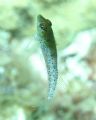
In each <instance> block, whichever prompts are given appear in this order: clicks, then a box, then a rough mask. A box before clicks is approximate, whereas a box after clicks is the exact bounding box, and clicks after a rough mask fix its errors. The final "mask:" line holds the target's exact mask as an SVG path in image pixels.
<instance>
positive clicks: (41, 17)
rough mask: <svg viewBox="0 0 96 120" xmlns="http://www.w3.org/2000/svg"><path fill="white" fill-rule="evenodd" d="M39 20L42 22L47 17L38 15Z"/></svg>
mask: <svg viewBox="0 0 96 120" xmlns="http://www.w3.org/2000/svg"><path fill="white" fill-rule="evenodd" d="M37 20H38V21H40V22H42V21H44V20H46V19H45V18H44V17H43V16H42V15H38V16H37Z"/></svg>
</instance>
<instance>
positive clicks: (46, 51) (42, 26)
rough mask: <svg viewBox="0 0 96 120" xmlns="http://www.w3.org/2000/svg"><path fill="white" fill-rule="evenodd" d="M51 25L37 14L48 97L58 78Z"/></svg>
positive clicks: (52, 92) (51, 94)
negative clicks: (45, 69)
mask: <svg viewBox="0 0 96 120" xmlns="http://www.w3.org/2000/svg"><path fill="white" fill-rule="evenodd" d="M51 26H52V23H51V22H50V21H49V20H48V19H45V18H44V17H42V16H41V15H38V17H37V39H38V40H39V42H40V45H41V49H42V53H43V56H44V59H45V63H46V67H47V72H48V80H49V87H48V99H51V98H52V97H53V95H54V92H55V88H56V83H57V79H58V70H57V49H56V43H55V39H54V35H53V31H52V28H51Z"/></svg>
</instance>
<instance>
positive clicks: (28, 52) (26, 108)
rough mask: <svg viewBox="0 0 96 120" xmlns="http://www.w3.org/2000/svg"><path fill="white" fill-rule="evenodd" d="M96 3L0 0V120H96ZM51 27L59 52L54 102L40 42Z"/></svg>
mask: <svg viewBox="0 0 96 120" xmlns="http://www.w3.org/2000/svg"><path fill="white" fill-rule="evenodd" d="M95 11H96V1H95V0H75V1H74V0H59V1H58V0H42V1H41V0H22V1H21V0H6V1H5V0H0V120H14V119H15V120H26V119H27V120H28V119H29V120H30V119H31V120H38V119H39V120H45V119H46V120H49V119H50V120H58V119H60V120H64V119H65V120H70V119H71V120H81V119H82V120H95V119H96V93H95V90H96V88H95V85H96V80H95V79H96V75H95V73H96V72H95V71H96V70H95V69H96V68H95V66H96V65H95V61H96V58H95V47H96V46H95V45H96V29H95V26H96V23H95V13H96V12H95ZM37 14H42V15H43V16H44V17H46V18H48V19H50V20H51V21H52V28H53V31H54V36H55V38H56V43H57V44H56V45H57V49H58V70H59V71H58V72H59V78H58V83H57V88H56V92H55V97H54V98H53V99H52V100H51V101H48V100H47V89H48V80H47V79H48V78H47V77H48V76H47V70H46V66H45V62H44V58H43V55H42V52H41V50H40V46H39V43H38V41H37V39H36V17H37Z"/></svg>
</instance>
